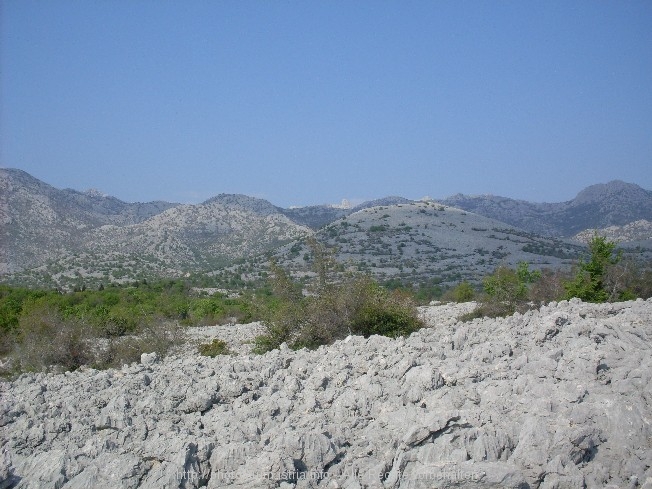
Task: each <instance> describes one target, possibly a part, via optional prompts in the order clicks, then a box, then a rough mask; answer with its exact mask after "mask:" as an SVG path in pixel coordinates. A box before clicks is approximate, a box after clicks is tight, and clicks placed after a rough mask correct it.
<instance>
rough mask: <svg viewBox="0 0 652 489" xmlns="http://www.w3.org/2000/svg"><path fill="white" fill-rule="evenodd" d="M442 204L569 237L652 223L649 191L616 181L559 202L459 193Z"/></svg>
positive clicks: (552, 234) (651, 193)
mask: <svg viewBox="0 0 652 489" xmlns="http://www.w3.org/2000/svg"><path fill="white" fill-rule="evenodd" d="M442 202H443V203H444V204H446V205H450V206H454V207H459V208H461V209H465V210H467V211H471V212H475V213H477V214H481V215H483V216H487V217H491V218H492V219H497V220H499V221H503V222H506V223H508V224H511V225H512V226H517V227H520V228H522V229H525V230H528V231H531V232H534V233H538V234H543V235H550V236H565V237H571V236H574V235H575V234H577V233H579V232H581V231H584V230H586V229H600V228H606V227H609V226H624V225H626V224H629V223H631V222H634V221H638V220H642V219H645V220H652V191H649V190H645V189H643V188H641V187H639V186H638V185H635V184H632V183H625V182H621V181H618V180H615V181H612V182H609V183H607V184H598V185H592V186H590V187H587V188H586V189H584V190H582V191H581V192H580V193H578V194H577V196H576V197H575V198H574V199H573V200H570V201H568V202H561V203H553V204H548V203H532V202H526V201H522V200H514V199H509V198H506V197H497V196H493V195H486V196H466V195H462V194H457V195H454V196H452V197H449V198H447V199H444V200H442Z"/></svg>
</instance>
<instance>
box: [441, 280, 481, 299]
mask: <svg viewBox="0 0 652 489" xmlns="http://www.w3.org/2000/svg"><path fill="white" fill-rule="evenodd" d="M474 297H475V289H474V288H473V286H472V285H471V284H470V283H468V282H467V281H466V280H465V281H463V282H461V283H460V284H458V285H457V287H455V288H454V289H451V290H449V291H448V292H446V294H445V295H444V299H446V300H452V301H453V302H469V301H472V300H473V298H474Z"/></svg>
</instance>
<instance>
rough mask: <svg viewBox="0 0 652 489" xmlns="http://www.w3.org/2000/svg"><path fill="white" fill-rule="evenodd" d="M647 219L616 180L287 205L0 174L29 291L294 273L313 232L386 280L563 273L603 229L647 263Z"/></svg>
mask: <svg viewBox="0 0 652 489" xmlns="http://www.w3.org/2000/svg"><path fill="white" fill-rule="evenodd" d="M651 221H652V192H651V191H649V190H645V189H642V188H641V187H639V186H637V185H635V184H630V183H624V182H620V181H614V182H609V183H607V184H600V185H594V186H591V187H588V188H586V189H584V190H582V191H581V192H580V193H579V194H578V195H577V197H576V198H575V199H573V200H571V201H569V202H563V203H553V204H540V203H531V202H526V201H519V200H513V199H509V198H505V197H496V196H473V197H472V196H464V195H460V194H458V195H454V196H452V197H449V198H447V199H443V200H441V201H410V200H408V199H405V198H402V197H387V198H384V199H379V200H376V201H372V202H366V203H364V204H361V205H359V206H356V207H352V208H342V207H335V206H328V205H323V206H308V207H302V208H291V209H283V208H280V207H277V206H274V205H273V204H271V203H270V202H267V201H266V200H262V199H257V198H253V197H248V196H244V195H230V194H219V195H217V196H215V197H213V198H211V199H208V200H207V201H205V202H202V203H201V204H197V205H188V204H178V203H169V202H149V203H126V202H122V201H120V200H119V199H116V198H114V197H111V196H106V195H103V194H101V193H100V192H97V191H88V192H79V191H77V190H71V189H64V190H60V189H56V188H54V187H52V186H50V185H48V184H47V183H44V182H41V181H40V180H38V179H36V178H34V177H32V176H31V175H29V174H27V173H25V172H23V171H21V170H16V169H0V223H1V229H0V242H1V243H2V247H1V255H0V273H1V274H2V281H13V282H21V283H27V284H32V285H53V284H54V285H57V284H64V283H67V284H70V283H76V284H79V283H84V284H85V283H89V284H96V283H105V282H112V281H125V280H132V279H138V278H145V277H157V276H168V277H174V276H181V275H187V274H193V273H206V272H210V274H211V275H212V276H213V277H219V276H220V275H222V276H224V274H225V273H227V274H228V273H230V274H232V275H233V274H235V275H236V276H238V277H240V278H241V279H243V278H246V277H245V275H247V276H259V275H260V272H261V270H262V269H261V267H260V264H261V263H263V262H265V261H266V260H267V258H265V257H264V255H263V254H265V253H268V254H269V253H272V254H274V255H275V256H276V257H277V259H278V260H279V261H280V262H281V263H285V264H286V265H287V266H289V267H292V268H294V269H295V270H297V271H299V270H301V269H302V268H306V266H307V264H308V261H309V256H308V252H309V250H308V248H307V247H306V245H305V238H306V237H308V236H312V235H314V236H315V237H316V238H317V239H318V240H319V241H322V242H324V243H326V244H327V245H329V246H331V247H337V249H338V252H337V259H338V260H339V261H340V262H342V263H345V264H347V265H348V266H350V267H353V268H357V269H359V270H365V271H368V272H369V273H372V274H373V275H376V276H377V277H379V278H381V279H391V278H400V279H401V280H411V279H412V280H417V279H418V280H428V279H432V278H434V277H442V276H445V277H447V278H446V280H449V281H454V280H458V279H460V278H469V279H477V278H478V277H479V276H481V275H482V274H486V273H488V272H490V271H491V269H492V268H493V267H495V266H497V265H499V264H501V263H505V264H514V263H516V262H517V261H519V260H526V261H528V262H530V263H532V264H534V265H536V266H538V267H546V266H550V267H558V266H564V265H567V264H568V263H569V262H570V260H572V259H574V258H575V257H576V256H577V255H578V253H579V252H580V251H581V248H580V247H579V243H578V242H572V241H570V238H573V237H574V236H576V235H578V233H579V237H582V236H583V237H584V238H586V236H587V235H589V236H590V235H592V232H593V231H590V232H589V233H588V234H587V232H586V230H587V229H589V230H593V229H603V228H609V230H610V231H609V232H610V233H611V234H610V237H612V238H615V239H619V238H622V236H621V235H620V234H619V230H620V229H622V230H623V236H625V237H626V241H629V242H632V243H635V244H636V245H638V246H639V248H638V249H637V251H636V252H637V253H639V254H641V253H643V254H645V253H647V251H645V250H647V249H648V248H652V245H650V237H651V236H652V224H651ZM582 233H584V234H582ZM234 264H235V265H234ZM234 267H235V268H234ZM446 280H445V281H446Z"/></svg>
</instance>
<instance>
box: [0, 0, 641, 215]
mask: <svg viewBox="0 0 652 489" xmlns="http://www.w3.org/2000/svg"><path fill="white" fill-rule="evenodd" d="M0 6H1V7H0V8H1V10H0V12H1V18H2V24H1V37H0V50H1V51H0V54H1V58H0V63H1V79H0V81H1V84H0V89H1V92H0V93H1V100H0V102H1V105H0V110H1V126H0V144H1V146H0V166H2V167H12V168H20V169H22V170H25V171H27V172H29V173H31V174H32V175H34V176H36V177H37V178H40V179H42V180H44V181H46V182H47V183H50V184H52V185H54V186H56V187H60V188H62V187H70V188H75V189H78V190H85V189H87V188H90V187H93V188H97V189H99V190H101V191H103V192H106V193H109V194H111V195H115V196H116V197H118V198H121V199H123V200H126V201H149V200H155V199H162V200H168V201H176V202H191V203H194V202H200V201H202V200H205V199H207V198H209V197H211V196H213V195H216V194H218V193H222V192H227V193H244V194H248V195H253V196H257V197H263V198H266V199H268V200H270V201H271V202H272V203H274V204H277V205H281V206H289V205H305V204H319V203H333V202H338V201H340V200H341V199H342V198H348V199H352V200H360V199H371V198H378V197H383V196H387V195H401V196H404V197H408V198H420V197H423V196H425V195H429V196H432V197H435V198H436V197H446V196H449V195H451V194H454V193H457V192H462V193H467V194H482V193H492V194H496V195H504V196H508V197H514V198H522V199H527V200H532V201H538V202H542V201H546V202H559V201H565V200H570V199H571V198H573V197H574V196H575V194H576V193H577V192H578V191H579V190H581V189H582V188H584V187H585V186H587V185H590V184H594V183H606V182H608V181H610V180H614V179H620V180H624V181H627V182H632V183H637V184H639V185H641V186H642V187H644V188H647V189H652V2H651V1H649V0H643V1H587V2H584V1H568V0H564V1H559V2H557V1H548V0H545V1H543V0H542V1H522V0H514V1H510V0H500V1H488V0H486V1H485V0H483V1H457V0H456V1H439V0H430V1H422V2H421V1H419V2H417V1H403V0H402V1H384V0H374V1H357V0H356V1H349V0H347V1H217V0H214V1H193V0H183V1H181V0H179V1H171V0H167V1H153V0H147V1H144V0H143V1H139V0H110V1H109V0H102V1H99V0H98V1H92V0H86V1H71V0H67V1H57V0H48V1H38V2H34V1H29V0H0Z"/></svg>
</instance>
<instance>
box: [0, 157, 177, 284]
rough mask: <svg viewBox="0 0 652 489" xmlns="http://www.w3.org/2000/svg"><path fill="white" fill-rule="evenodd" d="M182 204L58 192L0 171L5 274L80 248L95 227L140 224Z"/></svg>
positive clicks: (23, 174)
mask: <svg viewBox="0 0 652 489" xmlns="http://www.w3.org/2000/svg"><path fill="white" fill-rule="evenodd" d="M177 205H178V204H173V203H168V202H149V203H144V204H143V203H133V204H132V203H126V202H122V201H121V200H118V199H116V198H115V197H107V196H102V195H99V194H98V193H97V192H92V191H90V192H86V193H83V192H78V191H75V190H70V189H65V190H59V189H56V188H54V187H52V186H51V185H48V184H46V183H44V182H41V181H40V180H38V179H36V178H34V177H32V176H31V175H29V174H28V173H26V172H24V171H21V170H15V169H0V224H1V227H0V243H2V247H1V248H2V256H0V273H7V272H12V271H16V270H20V269H22V268H26V267H31V266H34V265H38V264H42V263H44V262H45V261H46V260H47V259H49V258H52V257H54V256H57V255H59V254H60V253H64V252H68V251H71V250H79V249H80V245H81V236H82V235H83V234H84V233H85V232H86V231H88V230H90V229H93V228H96V227H98V226H102V225H115V226H125V225H130V224H136V223H140V222H143V221H144V220H146V219H149V218H150V217H152V216H154V215H156V214H159V213H161V212H163V211H165V210H167V209H170V208H172V207H175V206H177Z"/></svg>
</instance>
